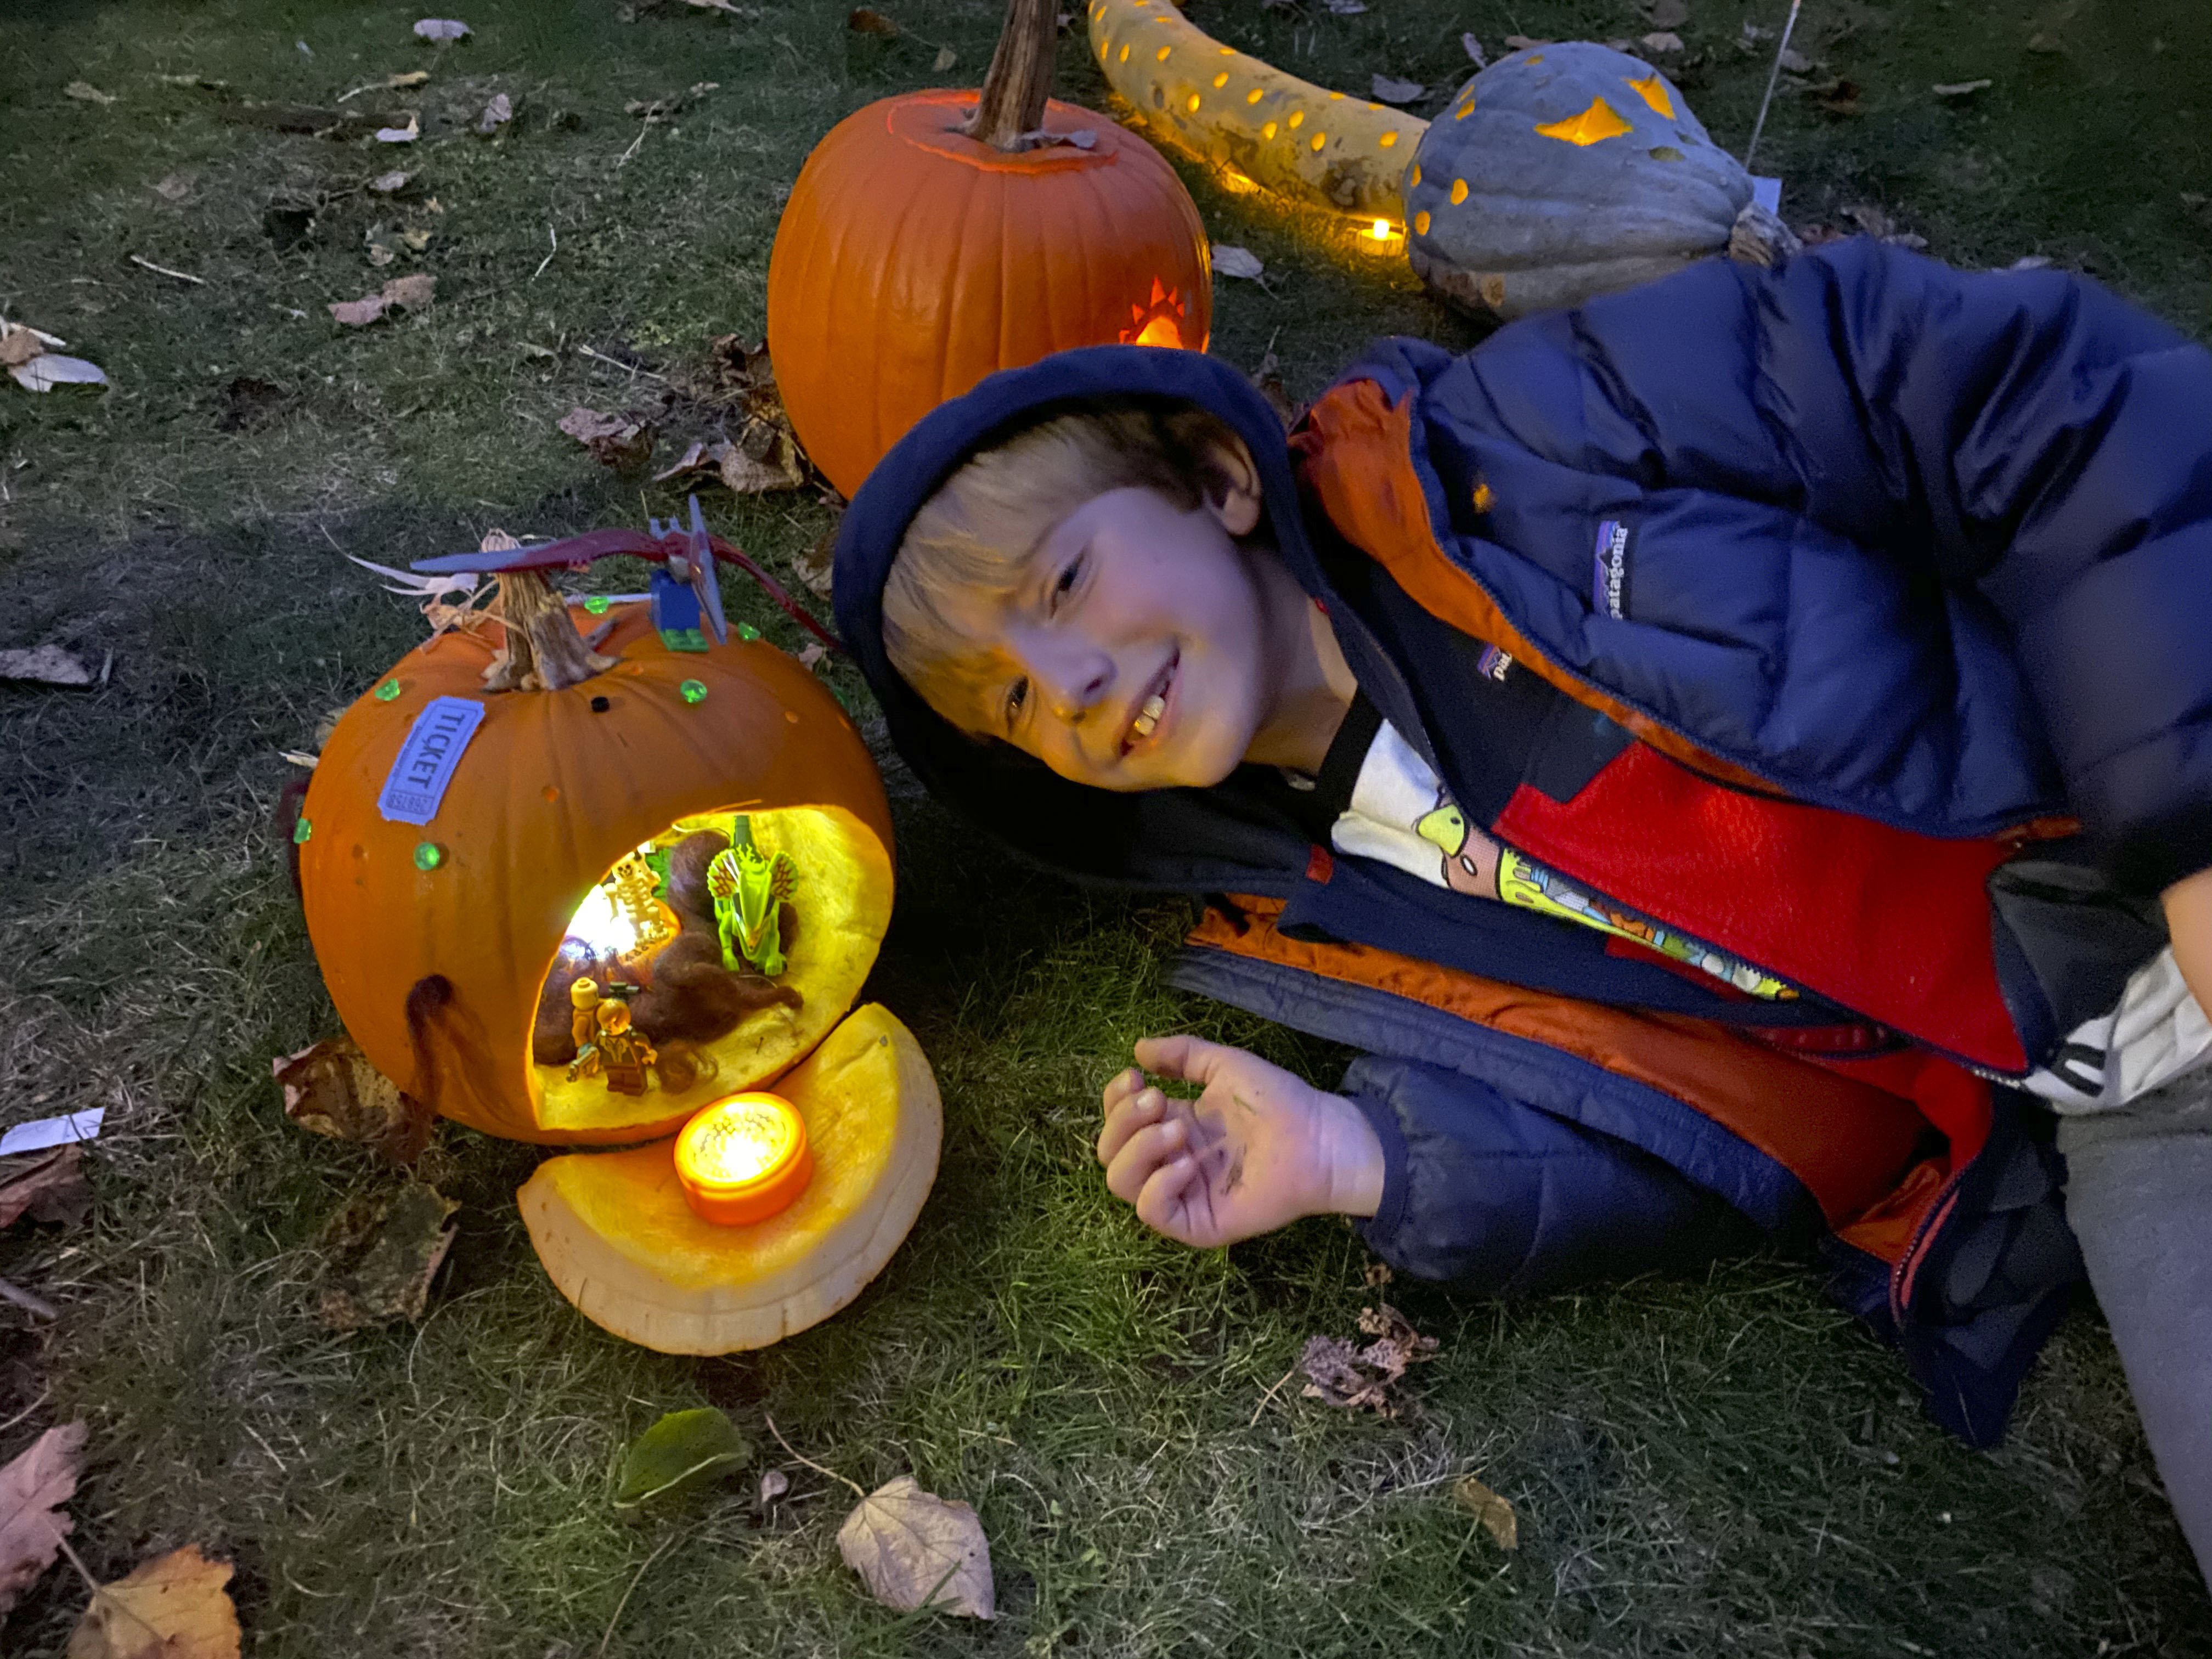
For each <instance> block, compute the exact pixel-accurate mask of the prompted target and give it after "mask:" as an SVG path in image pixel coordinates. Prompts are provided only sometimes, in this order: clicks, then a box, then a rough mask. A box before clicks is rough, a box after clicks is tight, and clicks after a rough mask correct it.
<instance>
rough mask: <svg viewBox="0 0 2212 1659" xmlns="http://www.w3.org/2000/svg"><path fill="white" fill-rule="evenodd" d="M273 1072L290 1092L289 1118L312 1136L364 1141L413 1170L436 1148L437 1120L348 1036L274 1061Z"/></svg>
mask: <svg viewBox="0 0 2212 1659" xmlns="http://www.w3.org/2000/svg"><path fill="white" fill-rule="evenodd" d="M269 1069H270V1073H272V1074H274V1076H275V1077H276V1083H277V1086H278V1087H279V1088H281V1089H283V1091H284V1115H285V1116H287V1117H289V1118H290V1119H291V1120H292V1121H293V1122H295V1123H296V1124H298V1125H299V1126H300V1127H301V1128H303V1129H306V1130H307V1131H309V1132H310V1133H314V1134H319V1135H329V1136H330V1137H331V1138H332V1139H336V1140H352V1141H358V1142H359V1143H360V1144H361V1145H362V1146H371V1147H374V1148H375V1149H376V1150H377V1151H378V1152H382V1153H384V1154H385V1155H386V1157H387V1158H391V1159H392V1160H393V1161H394V1162H395V1163H399V1164H412V1163H413V1162H414V1161H415V1160H416V1158H420V1157H421V1156H422V1149H423V1148H424V1147H425V1146H428V1145H429V1144H430V1131H431V1128H432V1127H434V1119H433V1116H432V1115H431V1114H430V1113H429V1112H428V1111H427V1110H426V1109H424V1108H423V1106H422V1103H420V1102H419V1101H417V1100H416V1098H415V1097H413V1096H412V1095H410V1094H408V1093H406V1092H404V1091H403V1090H402V1089H401V1088H400V1086H399V1085H398V1084H396V1083H394V1082H393V1081H392V1079H390V1078H388V1077H386V1076H385V1075H384V1073H381V1072H380V1071H378V1070H377V1069H376V1067H375V1066H372V1065H371V1064H370V1063H369V1060H368V1055H367V1054H363V1053H362V1051H361V1047H360V1045H359V1044H358V1043H356V1042H355V1041H354V1040H353V1038H352V1037H350V1036H348V1035H347V1034H345V1033H344V1032H343V1031H341V1032H340V1033H339V1034H338V1035H337V1036H334V1037H325V1038H324V1039H323V1040H322V1041H321V1042H318V1043H316V1044H314V1045H313V1047H312V1048H302V1049H301V1050H300V1052H299V1053H298V1054H286V1055H284V1056H283V1058H282V1059H280V1060H270V1062H269Z"/></svg>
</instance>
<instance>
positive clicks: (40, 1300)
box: [0, 1279, 61, 1319]
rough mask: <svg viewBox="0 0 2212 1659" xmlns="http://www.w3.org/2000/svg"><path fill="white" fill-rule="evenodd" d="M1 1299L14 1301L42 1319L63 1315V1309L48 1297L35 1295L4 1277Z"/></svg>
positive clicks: (0, 1293) (0, 1283)
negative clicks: (48, 1299)
mask: <svg viewBox="0 0 2212 1659" xmlns="http://www.w3.org/2000/svg"><path fill="white" fill-rule="evenodd" d="M0 1301H7V1302H12V1303H14V1304H15V1305H16V1306H17V1307H19V1308H21V1310H23V1311H24V1312H25V1313H27V1314H34V1315H36V1316H38V1317H39V1318H40V1319H59V1318H60V1317H61V1310H59V1309H58V1308H56V1307H55V1306H54V1304H52V1303H51V1302H49V1301H47V1300H46V1297H42V1296H33V1295H32V1294H31V1293H30V1292H29V1291H27V1290H25V1289H24V1288H23V1287H22V1286H21V1285H15V1284H11V1283H9V1281H8V1280H7V1279H0Z"/></svg>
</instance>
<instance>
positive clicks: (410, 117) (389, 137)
mask: <svg viewBox="0 0 2212 1659" xmlns="http://www.w3.org/2000/svg"><path fill="white" fill-rule="evenodd" d="M420 137H422V122H420V121H419V120H417V119H416V117H415V113H414V112H413V111H412V110H410V111H409V112H408V113H407V125H405V126H404V127H379V128H377V130H376V142H377V143H380V144H411V143H414V142H415V141H416V139H417V138H420Z"/></svg>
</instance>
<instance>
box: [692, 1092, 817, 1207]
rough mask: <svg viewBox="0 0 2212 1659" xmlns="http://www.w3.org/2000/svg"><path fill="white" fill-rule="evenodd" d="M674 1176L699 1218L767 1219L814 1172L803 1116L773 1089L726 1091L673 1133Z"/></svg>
mask: <svg viewBox="0 0 2212 1659" xmlns="http://www.w3.org/2000/svg"><path fill="white" fill-rule="evenodd" d="M676 1178H677V1180H678V1182H680V1183H681V1184H682V1186H683V1188H684V1202H686V1203H687V1204H689V1205H690V1206H691V1209H692V1212H694V1213H695V1214H696V1215H697V1216H698V1217H699V1218H701V1219H702V1220H704V1221H712V1222H715V1223H717V1224H719V1225H722V1226H726V1227H738V1226H744V1225H746V1224H747V1223H749V1222H754V1221H765V1220H766V1219H768V1218H769V1217H770V1216H772V1215H775V1214H776V1213H777V1212H780V1211H781V1210H783V1209H786V1208H787V1207H788V1206H789V1205H790V1204H791V1201H792V1200H793V1199H795V1198H797V1197H798V1196H799V1194H800V1193H802V1192H804V1191H805V1188H806V1183H807V1182H810V1181H811V1180H812V1179H813V1178H814V1154H813V1153H812V1152H811V1151H810V1150H809V1149H808V1147H807V1144H806V1121H805V1119H804V1118H802V1117H800V1116H799V1113H798V1112H797V1110H796V1109H793V1106H792V1104H791V1103H790V1102H789V1101H787V1100H785V1099H783V1098H782V1097H781V1096H778V1095H770V1094H744V1095H731V1096H729V1097H727V1098H726V1099H723V1100H718V1101H716V1102H715V1103H714V1104H713V1105H711V1106H708V1107H707V1108H706V1109H703V1110H702V1111H701V1112H700V1113H699V1115H697V1116H696V1117H695V1118H693V1119H692V1120H691V1121H690V1122H689V1123H687V1124H685V1125H684V1128H683V1132H682V1133H679V1134H678V1136H677V1137H676Z"/></svg>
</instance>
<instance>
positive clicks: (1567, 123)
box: [1536, 82, 1656, 147]
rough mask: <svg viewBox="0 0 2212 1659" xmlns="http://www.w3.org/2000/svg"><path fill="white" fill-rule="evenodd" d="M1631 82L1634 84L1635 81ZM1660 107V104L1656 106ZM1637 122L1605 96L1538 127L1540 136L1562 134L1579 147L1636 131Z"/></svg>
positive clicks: (1553, 136) (1567, 140) (1554, 136)
mask: <svg viewBox="0 0 2212 1659" xmlns="http://www.w3.org/2000/svg"><path fill="white" fill-rule="evenodd" d="M1631 84H1634V83H1633V82H1631ZM1655 107H1656V106H1655ZM1632 131H1635V128H1634V126H1633V125H1632V124H1631V123H1629V122H1627V121H1624V120H1623V119H1621V118H1620V112H1619V111H1617V110H1615V109H1614V108H1613V106H1612V105H1610V104H1608V103H1607V102H1606V101H1605V100H1604V99H1602V98H1593V99H1591V100H1590V102H1589V108H1588V109H1586V110H1584V111H1583V112H1582V113H1581V114H1580V115H1571V116H1569V117H1568V118H1566V119H1565V120H1564V121H1553V122H1552V123H1550V124H1549V125H1545V126H1540V127H1538V128H1537V129H1536V133H1537V136H1538V137H1542V138H1558V139H1561V140H1564V141H1565V143H1570V144H1574V145H1577V146H1578V147H1587V146H1589V145H1590V144H1599V143H1604V142H1605V141H1606V140H1607V139H1608V138H1618V137H1620V135H1621V134H1622V133H1624V132H1632Z"/></svg>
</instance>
